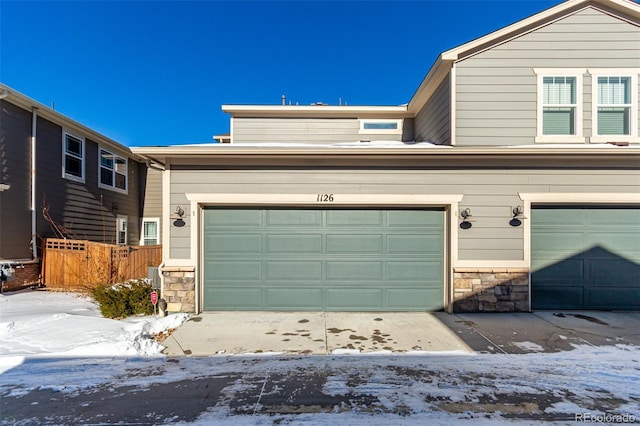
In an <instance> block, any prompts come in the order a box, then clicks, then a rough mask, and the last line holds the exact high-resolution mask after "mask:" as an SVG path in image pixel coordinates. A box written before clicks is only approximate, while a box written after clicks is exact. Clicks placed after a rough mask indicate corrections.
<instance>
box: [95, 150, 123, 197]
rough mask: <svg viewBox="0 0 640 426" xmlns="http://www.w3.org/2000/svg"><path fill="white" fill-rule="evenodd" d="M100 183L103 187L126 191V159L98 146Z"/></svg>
mask: <svg viewBox="0 0 640 426" xmlns="http://www.w3.org/2000/svg"><path fill="white" fill-rule="evenodd" d="M99 167H100V176H99V179H100V185H99V186H101V187H103V188H107V189H114V190H117V191H122V192H126V191H127V159H126V158H124V157H120V156H118V155H116V154H114V153H112V152H109V151H107V150H106V149H103V148H100V164H99Z"/></svg>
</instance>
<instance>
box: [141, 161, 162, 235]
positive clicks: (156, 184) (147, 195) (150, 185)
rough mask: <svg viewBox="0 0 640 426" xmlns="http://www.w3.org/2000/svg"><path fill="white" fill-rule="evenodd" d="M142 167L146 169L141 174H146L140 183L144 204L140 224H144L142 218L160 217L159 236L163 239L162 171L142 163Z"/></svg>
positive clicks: (142, 202)
mask: <svg viewBox="0 0 640 426" xmlns="http://www.w3.org/2000/svg"><path fill="white" fill-rule="evenodd" d="M140 169H141V170H142V169H144V171H141V173H140V176H143V175H144V176H145V178H144V179H143V180H144V181H143V182H141V185H140V186H141V188H142V189H141V194H140V199H141V206H142V216H141V220H140V224H141V225H142V218H155V217H157V218H159V219H160V223H159V229H158V238H159V239H160V241H162V219H163V218H162V171H160V170H155V169H151V168H147V167H146V166H144V165H142V164H141V165H140ZM141 179H142V178H141ZM141 232H142V231H141ZM141 237H142V235H141Z"/></svg>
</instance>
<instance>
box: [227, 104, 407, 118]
mask: <svg viewBox="0 0 640 426" xmlns="http://www.w3.org/2000/svg"><path fill="white" fill-rule="evenodd" d="M222 111H224V112H226V113H229V114H231V115H232V116H233V117H318V118H322V117H345V118H346V117H364V118H366V117H370V116H374V117H389V118H403V117H406V116H408V114H407V105H398V106H353V105H348V106H347V105H340V106H338V105H323V104H320V105H222Z"/></svg>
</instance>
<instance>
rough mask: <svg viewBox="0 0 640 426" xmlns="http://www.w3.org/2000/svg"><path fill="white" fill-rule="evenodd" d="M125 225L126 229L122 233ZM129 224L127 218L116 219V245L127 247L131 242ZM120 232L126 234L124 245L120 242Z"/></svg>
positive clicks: (119, 216) (123, 216)
mask: <svg viewBox="0 0 640 426" xmlns="http://www.w3.org/2000/svg"><path fill="white" fill-rule="evenodd" d="M123 224H124V229H123V230H122V231H121V228H122V225H123ZM128 228H129V224H128V223H127V216H125V215H120V214H119V215H118V216H117V217H116V244H117V245H119V246H126V245H128V242H129V230H128ZM120 232H124V243H121V242H120Z"/></svg>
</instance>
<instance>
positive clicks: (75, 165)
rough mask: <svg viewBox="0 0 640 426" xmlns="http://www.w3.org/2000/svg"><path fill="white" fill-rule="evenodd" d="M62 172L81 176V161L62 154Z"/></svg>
mask: <svg viewBox="0 0 640 426" xmlns="http://www.w3.org/2000/svg"><path fill="white" fill-rule="evenodd" d="M64 172H65V173H66V174H68V175H72V176H77V177H79V178H81V177H82V161H81V160H78V159H77V158H75V157H73V156H71V155H65V156H64Z"/></svg>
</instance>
